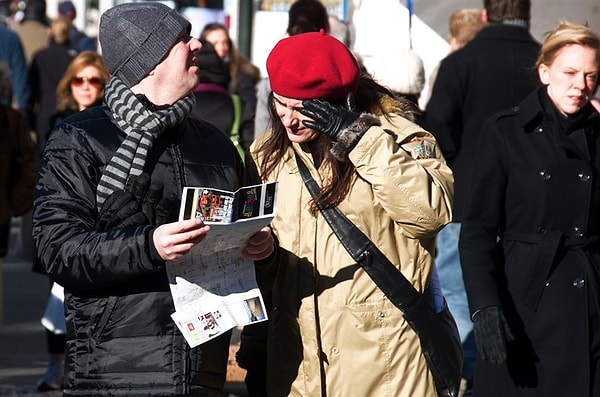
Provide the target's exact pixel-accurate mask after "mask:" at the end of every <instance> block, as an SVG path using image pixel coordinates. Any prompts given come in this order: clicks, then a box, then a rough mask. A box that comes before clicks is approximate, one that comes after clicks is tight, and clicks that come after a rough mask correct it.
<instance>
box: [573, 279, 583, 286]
mask: <svg viewBox="0 0 600 397" xmlns="http://www.w3.org/2000/svg"><path fill="white" fill-rule="evenodd" d="M584 285H585V280H584V279H582V278H581V277H577V278H576V279H575V280H573V287H575V288H583V286H584Z"/></svg>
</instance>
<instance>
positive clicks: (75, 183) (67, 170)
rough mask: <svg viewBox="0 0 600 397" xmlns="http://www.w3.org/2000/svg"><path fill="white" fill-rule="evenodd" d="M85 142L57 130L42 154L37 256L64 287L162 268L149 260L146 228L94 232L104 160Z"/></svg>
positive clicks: (117, 280) (95, 284)
mask: <svg viewBox="0 0 600 397" xmlns="http://www.w3.org/2000/svg"><path fill="white" fill-rule="evenodd" d="M90 140H91V138H90ZM90 140H88V138H87V136H86V132H85V131H83V130H81V129H77V128H75V127H74V126H72V125H68V124H61V125H60V126H59V127H58V128H56V129H55V130H54V132H53V134H52V136H51V139H50V141H48V143H47V145H46V149H45V151H44V154H43V156H42V162H41V167H40V172H39V178H38V182H37V186H36V192H35V200H34V214H33V237H34V242H35V246H36V250H37V251H36V253H37V255H38V259H39V260H40V262H41V264H42V265H43V266H44V268H45V269H46V271H48V272H49V273H50V274H51V275H52V276H54V277H55V278H56V280H57V281H58V282H59V283H60V284H61V285H63V286H64V287H65V288H72V289H93V288H108V287H111V286H114V285H117V284H121V283H124V282H127V281H128V280H130V279H132V278H134V277H137V276H139V275H142V274H145V273H149V272H154V271H156V270H157V269H160V268H162V266H163V265H164V263H163V262H160V263H153V262H152V257H151V253H150V247H149V244H150V242H149V234H150V232H151V231H152V228H153V227H152V226H151V225H148V226H138V227H127V228H121V229H111V230H106V231H96V230H94V225H95V222H96V218H97V210H96V187H97V183H98V180H99V178H100V175H101V170H102V167H103V164H105V162H106V158H102V156H103V154H102V153H101V152H99V151H98V150H97V147H95V148H93V147H94V145H93V144H90ZM104 156H106V153H105V154H104Z"/></svg>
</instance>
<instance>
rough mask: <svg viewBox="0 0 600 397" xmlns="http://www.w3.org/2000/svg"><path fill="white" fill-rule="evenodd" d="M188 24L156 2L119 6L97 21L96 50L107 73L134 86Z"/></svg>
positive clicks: (188, 28) (165, 52) (166, 51)
mask: <svg viewBox="0 0 600 397" xmlns="http://www.w3.org/2000/svg"><path fill="white" fill-rule="evenodd" d="M184 29H187V31H188V32H189V31H190V29H191V25H190V22H189V21H188V20H187V19H185V18H184V17H183V16H181V15H180V14H179V13H178V12H177V11H175V10H173V9H171V8H170V7H168V6H166V5H164V4H162V3H159V2H145V3H123V4H119V5H117V6H115V7H112V8H110V9H109V10H107V11H106V12H105V13H104V14H102V17H101V18H100V30H99V37H100V46H101V48H102V57H103V58H104V63H105V64H106V67H107V68H108V72H109V73H110V74H112V75H115V76H117V77H119V78H120V79H121V80H122V81H123V83H125V85H126V86H127V87H131V86H134V85H135V84H137V83H138V82H139V81H140V80H141V79H142V78H144V77H145V76H146V75H147V74H148V73H150V71H151V70H152V69H153V68H154V67H155V66H156V65H157V64H158V63H159V62H160V61H161V60H162V59H163V58H164V56H165V55H166V54H167V53H168V52H169V50H170V49H171V47H172V46H173V45H174V44H175V42H176V40H177V38H178V37H179V35H180V34H181V32H182V31H183V30H184Z"/></svg>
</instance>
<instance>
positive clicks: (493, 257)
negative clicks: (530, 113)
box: [459, 120, 508, 313]
mask: <svg viewBox="0 0 600 397" xmlns="http://www.w3.org/2000/svg"><path fill="white" fill-rule="evenodd" d="M481 138H482V139H480V140H479V149H478V151H477V155H476V158H475V161H474V163H473V173H472V176H471V184H470V187H469V190H468V196H467V206H466V212H465V216H464V218H463V221H462V225H461V234H460V239H459V252H460V262H461V266H462V270H463V278H464V281H465V287H466V290H467V296H468V298H469V306H470V310H471V313H475V312H476V311H477V310H479V309H481V308H484V307H487V306H497V305H500V301H501V300H500V291H501V288H502V286H501V282H502V280H503V277H502V260H503V257H502V251H501V241H500V240H499V239H498V238H499V236H500V233H501V229H502V228H503V226H502V223H503V220H504V213H503V211H504V207H505V190H506V184H507V174H506V170H507V169H508V168H507V166H506V164H505V163H506V161H505V159H504V156H502V153H503V150H504V149H503V148H504V147H505V146H506V145H505V144H504V142H503V140H502V136H501V134H500V131H499V129H498V128H497V123H495V122H493V121H492V120H490V121H488V122H486V123H485V124H484V125H483V128H482V133H481ZM482 198H485V199H482Z"/></svg>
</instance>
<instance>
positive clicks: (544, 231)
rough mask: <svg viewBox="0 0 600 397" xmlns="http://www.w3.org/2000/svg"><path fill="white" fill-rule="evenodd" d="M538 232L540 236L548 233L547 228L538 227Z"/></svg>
mask: <svg viewBox="0 0 600 397" xmlns="http://www.w3.org/2000/svg"><path fill="white" fill-rule="evenodd" d="M537 231H538V233H540V234H544V233H546V228H545V227H544V226H538V228H537Z"/></svg>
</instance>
